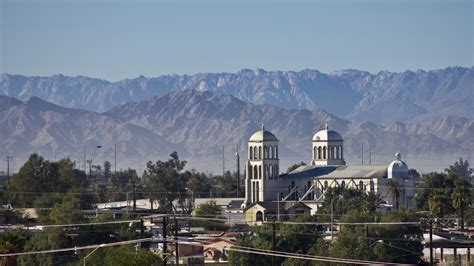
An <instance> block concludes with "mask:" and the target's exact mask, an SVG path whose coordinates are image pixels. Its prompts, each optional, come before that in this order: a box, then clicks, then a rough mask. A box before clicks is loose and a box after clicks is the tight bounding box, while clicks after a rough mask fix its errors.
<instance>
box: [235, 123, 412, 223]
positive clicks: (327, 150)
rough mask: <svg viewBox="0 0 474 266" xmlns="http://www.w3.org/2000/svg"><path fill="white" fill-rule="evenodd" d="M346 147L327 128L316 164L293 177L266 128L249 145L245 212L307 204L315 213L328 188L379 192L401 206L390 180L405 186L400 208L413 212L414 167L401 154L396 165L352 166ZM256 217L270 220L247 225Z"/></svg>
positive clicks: (317, 142)
mask: <svg viewBox="0 0 474 266" xmlns="http://www.w3.org/2000/svg"><path fill="white" fill-rule="evenodd" d="M343 144H344V140H343V138H342V136H341V135H340V134H339V133H337V132H336V131H334V130H330V129H329V126H328V124H327V123H326V128H325V129H323V130H321V131H318V132H317V133H316V134H314V136H313V139H312V156H311V158H312V159H311V163H310V164H309V165H304V166H300V167H299V168H297V169H295V170H294V171H292V172H290V173H285V174H278V173H279V172H278V171H279V170H278V169H279V157H278V139H277V138H276V136H275V135H274V134H273V133H271V132H270V131H266V130H265V128H264V126H263V125H262V129H261V130H259V131H257V132H255V133H254V134H253V135H252V136H251V137H250V140H249V142H248V160H247V162H246V165H245V173H246V175H245V200H244V203H243V204H242V208H245V211H246V212H253V211H251V210H255V209H256V208H251V207H253V206H255V205H256V204H258V203H262V202H272V201H273V202H276V201H280V202H290V201H291V202H302V203H305V204H306V205H308V206H310V207H311V208H312V210H313V212H314V211H316V209H317V207H318V205H319V204H320V203H321V202H322V201H323V200H324V196H325V193H326V192H327V191H328V188H334V187H341V188H353V189H358V190H361V191H362V192H364V193H369V192H371V191H372V192H375V193H379V194H380V195H381V196H382V197H383V199H384V200H385V202H386V205H385V206H395V197H393V196H392V195H389V193H388V192H387V188H388V185H387V183H388V182H389V181H390V180H393V181H396V182H397V183H398V185H399V191H400V194H399V198H398V200H399V206H404V207H406V208H412V207H413V206H412V199H413V197H414V195H415V191H414V180H412V179H409V176H408V166H407V164H406V163H405V162H403V161H402V159H401V155H400V153H396V155H395V160H394V161H393V162H390V163H389V164H388V165H346V162H345V160H344V145H343ZM260 205H262V204H260ZM269 206H271V205H269ZM263 211H265V210H263ZM259 212H261V211H259ZM270 212H272V213H274V210H268V213H270ZM252 217H254V218H255V219H256V218H257V217H258V218H260V217H262V218H260V219H265V218H268V215H267V216H266V215H265V213H246V219H247V220H249V219H252ZM255 219H254V221H255Z"/></svg>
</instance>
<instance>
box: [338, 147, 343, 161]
mask: <svg viewBox="0 0 474 266" xmlns="http://www.w3.org/2000/svg"><path fill="white" fill-rule="evenodd" d="M339 149H340V150H341V159H344V156H343V153H342V146H339Z"/></svg>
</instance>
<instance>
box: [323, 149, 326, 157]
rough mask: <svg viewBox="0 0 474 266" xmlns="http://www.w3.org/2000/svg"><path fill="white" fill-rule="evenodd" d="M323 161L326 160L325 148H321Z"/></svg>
mask: <svg viewBox="0 0 474 266" xmlns="http://www.w3.org/2000/svg"><path fill="white" fill-rule="evenodd" d="M323 159H326V147H324V148H323Z"/></svg>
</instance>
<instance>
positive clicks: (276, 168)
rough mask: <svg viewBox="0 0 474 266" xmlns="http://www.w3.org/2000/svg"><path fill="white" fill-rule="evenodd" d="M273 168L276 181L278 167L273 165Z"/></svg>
mask: <svg viewBox="0 0 474 266" xmlns="http://www.w3.org/2000/svg"><path fill="white" fill-rule="evenodd" d="M274 167H275V169H274V170H275V179H278V165H274Z"/></svg>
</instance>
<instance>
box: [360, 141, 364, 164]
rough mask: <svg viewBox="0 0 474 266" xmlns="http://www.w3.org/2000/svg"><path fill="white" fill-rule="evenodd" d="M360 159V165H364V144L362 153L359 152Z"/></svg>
mask: <svg viewBox="0 0 474 266" xmlns="http://www.w3.org/2000/svg"><path fill="white" fill-rule="evenodd" d="M360 155H361V158H362V165H363V164H364V143H362V152H361V154H360Z"/></svg>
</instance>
